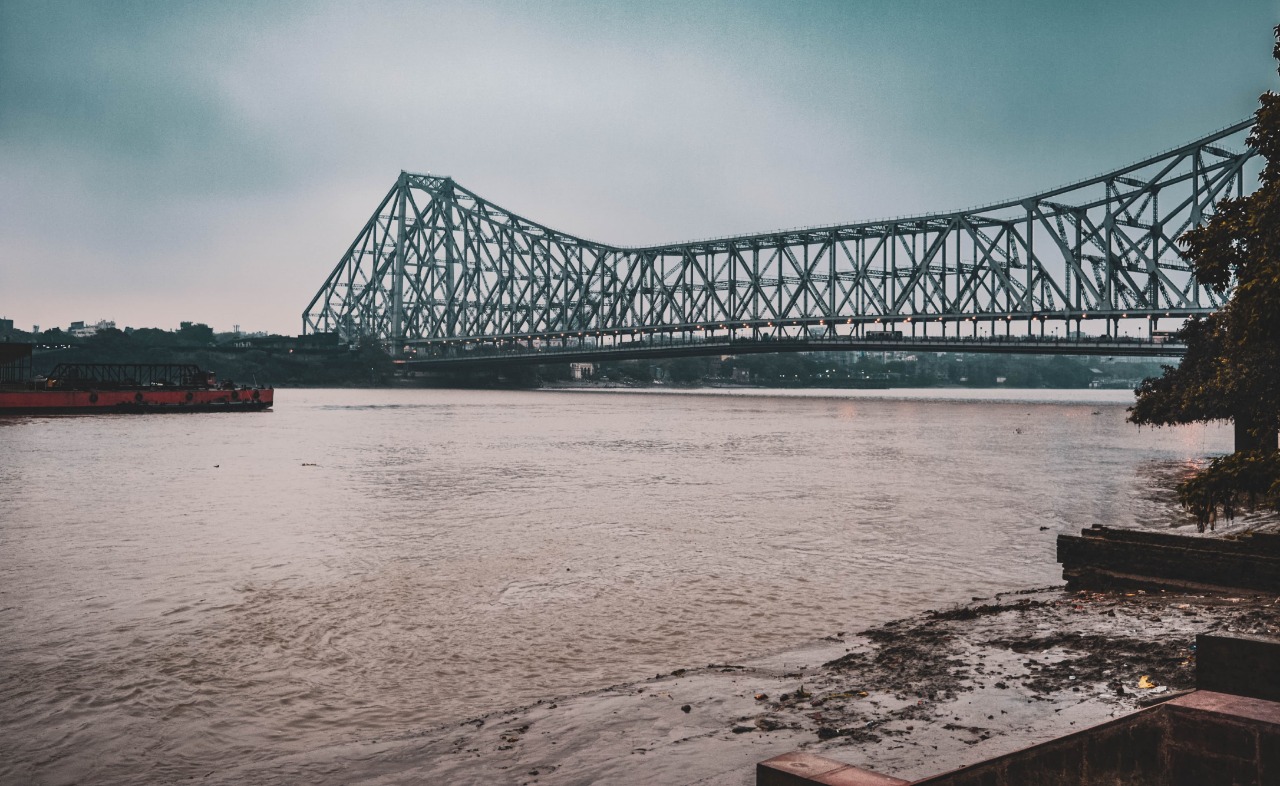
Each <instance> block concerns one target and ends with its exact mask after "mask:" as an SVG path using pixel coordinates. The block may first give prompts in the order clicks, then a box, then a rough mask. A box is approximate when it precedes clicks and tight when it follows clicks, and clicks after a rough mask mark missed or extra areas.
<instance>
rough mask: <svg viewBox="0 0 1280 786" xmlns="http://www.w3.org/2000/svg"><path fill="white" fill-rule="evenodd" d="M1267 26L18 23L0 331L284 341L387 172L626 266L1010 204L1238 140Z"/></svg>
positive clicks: (7, 39)
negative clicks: (109, 326) (640, 258)
mask: <svg viewBox="0 0 1280 786" xmlns="http://www.w3.org/2000/svg"><path fill="white" fill-rule="evenodd" d="M1270 10H1271V9H1270V8H1269V7H1268V4H1267V3H1265V2H1251V3H1248V4H1241V5H1240V6H1239V7H1234V6H1233V8H1232V10H1231V11H1230V12H1224V11H1222V10H1221V9H1217V8H1213V7H1208V6H1202V5H1199V4H1193V3H1186V4H1181V5H1179V6H1177V7H1175V8H1172V9H1170V8H1169V7H1167V6H1166V5H1165V4H1157V5H1143V4H1134V5H1132V6H1130V5H1128V4H1126V5H1125V6H1123V7H1115V6H1113V5H1101V4H1089V3H1082V4H1070V5H1069V6H1068V5H1061V4H1060V5H1053V6H1039V5H1035V4H1030V5H1028V4H1024V3H1020V4H1014V3H990V4H983V5H976V4H969V3H927V2H908V1H906V0H904V2H901V3H897V2H895V3H893V4H883V3H845V2H841V3H828V2H810V3H796V4H780V5H775V4H763V3H755V4H753V3H745V4H744V3H607V4H602V3H580V2H548V3H538V4H527V3H489V4H480V5H476V4H445V3H400V2H384V3H340V2H328V3H325V2H305V3H304V2H296V3H276V4H271V5H262V4H257V3H253V4H250V3H229V4H228V3H218V4H213V3H208V4H194V3H192V4H187V3H136V2H111V3H88V2H86V3H58V2H52V3H44V2H42V3H34V2H30V3H24V2H16V1H14V0H11V2H7V3H4V4H0V171H3V172H4V175H5V183H4V186H3V189H2V190H0V260H3V264H0V311H5V310H8V309H12V308H17V306H14V305H11V304H14V303H18V304H20V306H21V310H20V311H18V312H15V313H14V314H12V315H13V316H16V317H18V318H20V320H21V321H22V322H27V321H40V322H43V323H50V322H53V321H60V322H64V323H65V322H66V321H69V320H70V319H79V318H89V317H91V316H94V315H99V316H105V317H115V318H117V319H119V320H120V321H121V322H128V323H131V324H147V323H156V324H173V323H176V321H177V319H180V318H181V319H186V318H192V317H190V316H182V313H183V309H187V311H188V312H189V313H191V314H193V315H194V314H196V313H197V312H198V313H199V314H200V315H201V316H196V317H194V318H200V319H206V320H209V321H212V322H214V323H215V324H217V325H220V326H223V327H229V325H230V324H231V323H233V322H239V323H240V324H242V325H245V326H247V327H264V328H270V329H273V330H290V331H293V330H296V329H297V313H298V312H299V311H300V310H301V309H302V308H303V307H304V306H305V305H306V302H307V301H308V300H309V299H310V297H311V295H312V294H313V292H314V290H315V289H316V288H317V287H318V286H319V285H320V283H321V281H322V280H323V278H324V276H325V275H327V273H328V271H329V270H330V269H331V268H332V266H333V264H334V263H335V262H336V261H337V259H338V257H339V256H340V255H341V253H342V250H343V249H345V248H346V246H347V244H348V243H349V242H350V241H351V239H352V238H353V237H354V235H355V234H356V232H357V231H358V230H359V228H360V226H362V225H363V223H364V221H365V220H366V219H367V218H368V214H369V212H370V211H371V210H372V209H373V207H374V206H375V204H376V201H377V200H378V199H379V198H380V197H381V195H382V194H383V193H384V192H385V191H386V189H387V188H388V187H389V186H390V184H391V182H392V181H393V180H394V178H395V176H396V174H397V173H398V172H399V170H400V169H409V170H412V171H433V172H436V173H443V174H450V175H452V176H454V177H456V178H458V180H459V181H460V182H462V183H463V184H464V185H466V186H467V187H469V188H471V189H472V190H475V191H476V192H478V193H480V194H482V195H484V196H486V197H488V198H490V199H492V200H494V201H495V202H497V203H499V204H502V205H503V206H505V207H508V208H510V209H512V210H515V211H516V212H519V213H522V214H525V215H527V216H528V217H530V218H532V219H535V220H538V221H540V222H543V223H546V224H549V225H551V226H555V227H557V228H561V229H564V230H566V231H569V232H573V233H575V234H579V235H582V236H585V237H591V238H596V239H600V240H604V241H607V242H612V243H625V244H645V243H658V242H664V241H672V240H680V239H686V238H691V237H705V236H709V235H719V234H727V233H734V232H748V231H760V230H766V229H772V228H778V227H782V226H794V225H801V224H817V223H833V222H839V221H849V220H855V219H863V218H875V217H882V216H885V215H895V214H902V213H919V212H925V211H930V210H944V209H951V208H957V207H963V206H966V205H971V204H976V203H981V202H987V201H991V200H995V199H999V198H1002V197H1009V196H1018V195H1021V194H1025V193H1030V192H1033V191H1035V190H1038V189H1042V188H1044V187H1047V186H1050V185H1057V184H1059V183H1061V182H1064V181H1067V180H1072V179H1078V178H1080V177H1084V176H1087V175H1091V174H1095V173H1097V172H1100V171H1103V170H1105V169H1107V168H1110V167H1113V166H1115V165H1117V164H1120V163H1124V162H1126V161H1128V160H1132V159H1134V158H1137V157H1139V156H1140V155H1143V154H1145V153H1148V152H1151V151H1152V150H1153V149H1155V148H1161V147H1169V146H1172V145H1174V144H1177V143H1179V142H1183V141H1186V140H1189V139H1191V138H1194V137H1195V136H1197V135H1199V134H1201V133H1204V132H1206V131H1208V130H1210V129H1212V128H1214V127H1217V126H1220V125H1225V124H1227V123H1229V122H1231V121H1232V120H1235V119H1236V118H1237V117H1239V116H1242V115H1244V114H1247V113H1248V112H1250V111H1252V108H1253V104H1254V99H1255V97H1256V94H1257V93H1258V92H1261V90H1263V89H1265V88H1266V87H1267V86H1268V85H1270V84H1271V83H1272V82H1274V69H1273V67H1272V64H1271V62H1270V60H1269V55H1270V32H1269V27H1270V24H1271V22H1270V21H1269V17H1270ZM1197 52H1205V53H1208V52H1212V55H1211V56H1210V55H1209V54H1205V55H1204V56H1200V55H1198V54H1196V53H1197ZM90 307H93V308H94V311H93V312H92V314H86V313H85V311H86V310H87V309H88V308H90ZM161 319H163V320H167V322H164V323H161V322H160V320H161Z"/></svg>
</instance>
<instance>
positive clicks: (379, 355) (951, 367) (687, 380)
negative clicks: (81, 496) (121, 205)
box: [0, 322, 1163, 388]
mask: <svg viewBox="0 0 1280 786" xmlns="http://www.w3.org/2000/svg"><path fill="white" fill-rule="evenodd" d="M0 340H11V341H30V342H32V343H34V344H36V345H37V351H36V354H35V358H34V361H35V362H34V368H35V373H37V374H48V373H49V371H51V370H52V368H53V367H54V366H55V365H56V364H58V363H66V362H81V363H162V362H163V363H195V364H197V365H199V366H200V367H201V368H204V369H206V370H209V371H215V372H217V373H218V376H219V378H221V379H223V380H228V379H230V380H233V381H236V382H257V383H260V384H270V385H276V386H279V387H368V386H376V385H386V384H392V383H393V382H394V381H395V378H396V375H395V366H394V365H393V363H392V362H391V358H390V357H388V356H387V355H386V354H385V353H384V352H382V351H381V349H379V348H377V347H376V345H369V346H364V347H361V348H358V349H352V348H350V347H347V346H344V345H340V344H338V343H337V341H336V338H333V337H330V338H329V340H327V341H326V340H324V339H323V338H316V337H311V336H308V337H290V336H255V337H249V338H247V337H244V336H242V335H240V334H236V333H215V332H214V330H213V329H212V328H210V327H209V326H208V325H204V324H201V323H193V322H183V323H181V327H180V328H179V329H178V330H159V329H156V328H140V329H137V330H132V331H129V332H125V331H122V330H117V329H115V328H106V329H102V330H99V331H98V332H97V333H96V334H94V335H92V336H87V337H83V338H81V337H76V336H72V335H71V334H70V333H67V332H64V331H62V330H59V329H56V328H55V329H52V330H46V331H43V332H41V333H38V334H32V333H23V332H22V331H13V332H12V333H10V334H8V335H5V336H0ZM1162 362H1163V361H1161V360H1154V359H1152V360H1145V359H1144V360H1140V361H1137V362H1135V361H1133V360H1129V359H1124V360H1116V359H1114V358H1106V357H1079V356H1067V355H998V354H990V355H987V354H979V355H975V354H957V353H949V352H948V353H935V352H915V353H907V352H896V353H895V352H884V353H882V352H865V353H862V352H849V353H833V352H817V353H781V354H769V355H741V356H734V357H729V358H725V359H723V360H722V359H721V358H720V357H702V358H697V357H695V358H673V359H665V360H634V361H619V362H605V363H598V364H595V366H594V374H593V375H591V376H590V377H589V379H592V380H594V381H595V382H605V383H616V384H624V385H648V384H654V383H661V384H667V385H700V384H733V383H736V384H745V385H759V386H764V387H954V386H963V387H979V388H980V387H1010V388H1087V387H1091V386H1094V387H1114V388H1121V387H1133V386H1134V385H1136V384H1137V383H1138V381H1140V380H1141V379H1143V378H1145V377H1149V376H1155V375H1158V374H1159V373H1160V371H1161V366H1162ZM571 379H572V374H571V370H570V367H569V366H568V365H567V364H549V365H545V366H521V367H513V368H510V369H504V370H501V371H480V372H474V373H457V374H449V375H440V376H434V375H433V376H432V377H429V378H427V379H421V380H418V382H419V383H421V384H437V385H454V386H478V387H494V386H499V387H538V386H540V385H544V384H554V383H563V382H567V381H570V380H571Z"/></svg>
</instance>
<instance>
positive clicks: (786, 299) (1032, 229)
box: [303, 120, 1255, 354]
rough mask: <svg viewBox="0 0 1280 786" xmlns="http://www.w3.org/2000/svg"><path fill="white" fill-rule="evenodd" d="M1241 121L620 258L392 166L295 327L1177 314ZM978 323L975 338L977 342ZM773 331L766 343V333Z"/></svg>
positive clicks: (1237, 156) (396, 333)
mask: <svg viewBox="0 0 1280 786" xmlns="http://www.w3.org/2000/svg"><path fill="white" fill-rule="evenodd" d="M1251 125H1252V120H1249V121H1245V122H1241V123H1238V124H1236V125H1234V126H1231V127H1228V128H1225V129H1223V130H1221V131H1219V132H1217V133H1214V134H1212V135H1210V136H1207V137H1205V138H1203V139H1200V140H1197V141H1195V142H1192V143H1190V144H1188V145H1184V146H1182V147H1180V148H1177V149H1175V150H1171V151H1169V152H1166V153H1162V154H1160V155H1157V156H1154V157H1152V158H1148V159H1146V160H1144V161H1140V162H1138V163H1136V164H1133V165H1130V166H1128V167H1125V168H1123V169H1119V170H1116V171H1114V172H1110V173H1107V174H1105V175H1102V176H1099V177H1095V178H1092V179H1089V180H1085V181H1082V182H1079V183H1075V184H1072V185H1070V186H1065V187H1062V188H1058V189H1054V190H1052V191H1047V192H1045V193H1042V194H1038V195H1035V196H1032V197H1027V198H1024V199H1018V200H1013V201H1009V202H1004V203H1001V204H996V205H991V206H987V207H983V208H978V209H974V210H967V211H958V212H951V213H939V214H935V215H925V216H917V217H910V218H900V219H893V220H884V221H871V222H863V223H855V224H843V225H838V226H825V227H814V228H805V229H794V230H786V231H780V232H769V233H764V234H755V235H742V236H736V237H724V238H717V239H713V240H702V241H694V242H685V243H675V244H671V245H663V246H647V247H639V248H624V247H619V246H611V245H607V244H604V243H598V242H594V241H590V240H585V239H583V238H579V237H575V236H573V235H569V234H566V233H564V232H560V231H557V230H554V229H550V228H548V227H546V226H543V225H541V224H538V223H535V222H533V221H530V220H528V219H526V218H523V217H521V216H519V215H516V214H515V213H512V212H511V211H509V210H505V209H503V208H501V207H499V206H497V205H495V204H493V203H492V202H489V201H487V200H486V199H484V198H482V197H480V196H479V195H477V194H475V193H473V192H471V191H469V190H467V189H466V188H463V187H462V186H460V185H459V184H458V183H456V182H454V180H452V179H451V178H448V177H437V176H432V175H419V174H411V173H408V172H402V173H401V174H400V177H399V178H398V179H397V180H396V183H395V185H394V186H393V187H392V188H391V190H390V191H388V192H387V195H386V196H385V197H384V198H383V199H382V202H381V203H380V204H379V205H378V208H377V210H375V211H374V214H373V216H372V217H371V218H370V219H369V220H368V222H367V223H366V224H365V226H364V228H363V229H362V230H361V231H360V233H359V235H357V237H356V239H355V242H353V243H352V244H351V246H350V248H348V249H347V252H346V254H344V255H343V257H342V259H341V261H340V262H339V263H338V264H337V266H336V267H335V268H334V269H333V272H332V273H331V274H330V275H329V277H328V279H327V280H326V281H325V283H324V286H322V287H321V288H320V291H319V292H317V293H316V296H315V298H314V299H312V301H311V303H310V304H309V305H308V306H307V309H306V311H305V312H304V314H303V330H304V332H331V331H336V332H338V333H339V334H340V335H341V336H342V337H343V338H344V339H345V340H348V341H358V340H376V341H378V342H380V343H382V344H383V345H385V346H387V347H388V348H390V349H392V350H393V351H394V352H396V353H397V354H398V353H400V352H402V351H403V350H404V348H406V347H424V346H428V347H429V346H436V347H440V346H445V345H448V344H455V345H457V344H459V343H469V342H481V343H483V342H492V343H493V344H494V345H495V346H503V345H511V346H517V345H523V346H525V347H528V348H532V347H533V346H534V344H535V343H536V342H541V341H544V340H551V339H556V338H557V337H563V336H565V335H574V336H608V335H614V336H616V335H618V334H620V333H637V332H638V333H640V334H642V335H643V334H644V333H646V332H648V333H658V334H667V335H678V334H681V333H684V334H690V333H692V332H693V331H700V332H701V333H702V336H703V337H704V338H705V337H707V335H708V334H707V331H712V333H711V335H712V337H714V336H715V335H719V336H725V335H726V334H727V335H728V336H729V337H732V336H734V335H742V333H741V331H750V332H751V333H752V334H753V335H755V336H757V337H759V336H760V334H761V332H764V333H768V332H769V331H784V330H785V329H786V328H788V327H795V326H799V328H800V329H802V330H804V329H807V330H810V331H813V330H814V329H815V326H821V327H820V330H823V331H826V332H827V334H828V335H829V336H831V337H837V336H840V335H845V336H858V335H866V334H868V333H870V332H871V331H873V330H877V329H880V330H883V329H888V328H897V329H901V328H902V327H903V326H904V325H905V324H907V323H911V324H912V327H911V330H912V333H913V334H914V333H915V330H916V328H917V327H920V328H921V330H922V331H923V332H924V334H925V335H929V334H933V335H936V334H937V332H938V331H939V330H940V331H941V332H942V335H943V336H946V335H947V333H948V329H949V326H950V330H952V331H954V333H955V334H956V335H957V336H959V335H961V330H962V328H963V326H964V325H966V324H968V323H970V322H975V323H976V321H979V320H986V321H992V322H993V323H994V321H995V320H1004V323H1003V324H1006V328H1005V329H1006V331H1007V330H1008V327H1007V324H1008V322H1009V321H1013V320H1024V321H1025V322H1026V325H1027V332H1028V335H1031V333H1032V328H1031V326H1032V325H1033V324H1035V321H1036V320H1039V321H1040V322H1039V324H1040V325H1041V333H1042V335H1043V322H1044V320H1045V319H1061V320H1068V321H1069V320H1073V319H1074V320H1077V325H1079V320H1082V319H1088V318H1094V319H1097V318H1103V319H1104V320H1108V323H1109V320H1112V319H1120V318H1122V317H1123V318H1130V319H1132V318H1144V317H1145V318H1148V319H1154V318H1159V317H1175V318H1179V317H1181V318H1185V317H1188V316H1192V315H1196V314H1204V313H1209V312H1212V311H1213V310H1215V309H1216V308H1218V307H1220V306H1221V304H1222V302H1223V300H1224V298H1223V296H1221V295H1218V294H1217V293H1215V292H1213V291H1212V290H1209V289H1207V288H1205V287H1202V286H1201V285H1200V284H1199V282H1197V281H1196V279H1195V277H1194V276H1193V275H1192V274H1191V271H1190V268H1189V267H1188V265H1187V263H1186V261H1185V260H1184V259H1183V258H1182V256H1181V255H1180V252H1179V249H1178V247H1177V245H1176V243H1175V240H1176V238H1177V237H1178V236H1179V235H1181V234H1182V233H1183V232H1184V231H1185V230H1187V229H1188V228H1190V227H1193V226H1197V225H1199V224H1200V223H1202V222H1203V221H1204V220H1205V219H1206V217H1207V216H1208V215H1210V214H1211V212H1212V210H1213V206H1214V204H1215V203H1216V202H1217V201H1218V200H1219V199H1221V198H1222V197H1224V196H1240V195H1242V194H1243V193H1244V192H1245V180H1246V177H1245V171H1244V170H1245V164H1246V162H1247V161H1248V159H1249V158H1250V157H1252V156H1253V155H1254V154H1255V151H1254V150H1252V149H1250V148H1248V147H1247V145H1246V144H1245V143H1244V136H1245V133H1246V131H1247V129H1248V128H1249V127H1250V126H1251ZM976 330H977V329H976V327H975V328H974V333H975V335H976ZM782 335H785V334H784V333H779V336H782Z"/></svg>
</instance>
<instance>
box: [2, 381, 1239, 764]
mask: <svg viewBox="0 0 1280 786" xmlns="http://www.w3.org/2000/svg"><path fill="white" fill-rule="evenodd" d="M1131 400H1132V394H1130V393H1129V392H1128V391H998V392H986V391H978V392H965V391H834V392H826V393H822V392H817V391H794V392H784V393H768V392H765V391H733V392H728V391H704V392H701V393H696V392H695V393H670V392H643V393H635V392H616V391H593V392H572V391H532V392H516V391H492V392H484V391H432V390H373V391H369V390H307V391H295V390H285V391H279V392H278V394H277V398H276V401H277V403H276V411H274V412H271V413H264V414H229V415H222V414H208V415H172V416H155V417H129V416H95V417H64V418H0V783H5V784H8V783H35V784H62V783H73V782H92V783H137V782H151V783H167V782H172V781H176V780H180V779H186V778H189V777H194V778H196V779H197V780H198V779H199V778H200V777H201V776H203V775H205V774H206V773H209V772H212V771H215V770H217V769H218V768H219V767H220V765H221V764H222V763H225V762H231V761H235V762H242V763H243V762H267V761H269V760H271V759H273V758H275V757H279V756H282V755H285V754H289V753H295V752H298V751H304V750H311V749H317V748H322V747H325V746H328V745H333V744H336V743H342V742H349V741H352V740H363V739H375V738H377V737H378V736H379V735H391V734H405V733H408V732H412V731H413V730H415V729H425V728H431V727H435V726H438V725H441V724H445V723H457V722H458V721H460V720H462V719H465V718H468V717H472V716H474V715H476V714H479V713H482V712H486V711H489V710H493V709H496V708H502V707H511V706H516V705H519V704H523V703H527V702H530V701H533V700H536V699H539V698H546V697H552V696H557V695H565V694H570V693H576V692H580V691H584V690H588V689H591V688H596V687H600V686H603V685H607V684H610V683H613V682H619V681H623V680H628V679H635V678H638V677H643V676H646V675H649V676H651V675H652V674H654V673H657V672H660V671H661V672H669V671H671V670H672V669H674V668H678V667H680V666H688V665H705V664H707V663H710V662H723V661H730V660H734V659H737V658H742V657H745V656H748V655H753V654H761V653H766V652H772V651H780V650H784V649H786V648H788V647H792V646H795V645H797V644H799V643H802V642H805V641H808V640H812V639H814V638H816V637H820V636H825V635H828V634H830V633H833V632H835V631H837V630H855V629H858V628H859V627H864V626H866V625H869V624H872V623H875V622H881V621H885V620H888V619H891V618H895V617H899V616H902V615H904V614H907V613H910V612H913V611H916V610H919V609H921V608H925V607H934V606H941V605H945V604H949V603H955V602H960V601H966V600H968V599H969V598H970V597H972V596H976V595H986V594H991V593H993V592H997V591H1000V590H1005V589H1010V588H1016V587H1023V586H1037V585H1046V584H1051V583H1053V582H1055V581H1057V580H1058V577H1059V570H1058V566H1057V565H1056V563H1055V562H1054V536H1055V535H1056V534H1057V533H1058V532H1060V531H1071V530H1078V529H1079V528H1081V527H1087V526H1090V525H1092V524H1109V525H1119V526H1160V527H1164V526H1168V524H1169V523H1170V522H1174V523H1179V522H1182V523H1185V522H1186V519H1185V518H1184V517H1183V515H1182V514H1181V513H1180V511H1178V510H1177V508H1176V507H1175V505H1174V504H1173V502H1172V494H1171V491H1170V489H1171V488H1172V485H1173V484H1174V483H1175V482H1176V480H1177V478H1178V477H1180V476H1181V474H1182V473H1184V472H1185V471H1186V470H1187V468H1188V467H1190V466H1192V462H1194V461H1195V460H1196V459H1197V458H1198V457H1202V456H1204V455H1207V454H1214V453H1220V452H1225V451H1227V450H1229V449H1230V433H1229V430H1228V429H1225V428H1223V427H1220V426H1195V427H1183V428H1177V429H1163V430H1155V431H1153V430H1149V429H1146V430H1141V431H1140V430H1138V429H1137V428H1135V427H1133V426H1131V425H1128V424H1126V423H1125V422H1124V417H1125V407H1126V406H1127V405H1128V404H1129V403H1131Z"/></svg>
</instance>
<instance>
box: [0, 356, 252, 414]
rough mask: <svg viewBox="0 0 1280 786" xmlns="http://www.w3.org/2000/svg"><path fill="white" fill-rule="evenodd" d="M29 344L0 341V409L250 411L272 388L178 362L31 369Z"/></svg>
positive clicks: (57, 411) (43, 411)
mask: <svg viewBox="0 0 1280 786" xmlns="http://www.w3.org/2000/svg"><path fill="white" fill-rule="evenodd" d="M31 351H32V345H30V344H0V415H52V414H70V413H75V414H81V413H109V412H131V413H152V412H253V411H260V410H264V409H267V408H269V407H270V406H271V404H272V400H273V397H274V394H275V390H274V389H273V388H270V387H261V386H257V385H253V386H245V385H236V384H235V383H233V382H230V381H228V382H223V383H221V384H220V383H219V382H218V381H217V378H216V376H215V375H214V374H213V373H212V372H208V371H202V370H201V369H200V367H199V366H195V365H190V364H177V363H60V364H59V365H57V366H56V367H54V369H53V371H52V372H50V373H49V375H48V376H47V377H43V378H41V377H36V376H35V375H33V374H32V363H31Z"/></svg>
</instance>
